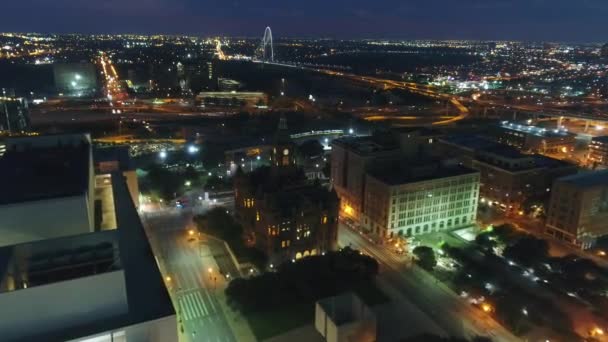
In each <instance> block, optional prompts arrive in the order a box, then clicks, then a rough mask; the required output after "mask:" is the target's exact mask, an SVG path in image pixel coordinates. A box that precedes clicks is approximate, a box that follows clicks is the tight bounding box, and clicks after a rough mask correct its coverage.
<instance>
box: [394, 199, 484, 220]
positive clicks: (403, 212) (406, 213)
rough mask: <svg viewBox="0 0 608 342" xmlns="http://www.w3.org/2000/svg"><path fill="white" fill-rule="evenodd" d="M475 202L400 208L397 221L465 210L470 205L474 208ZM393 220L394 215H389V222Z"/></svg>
mask: <svg viewBox="0 0 608 342" xmlns="http://www.w3.org/2000/svg"><path fill="white" fill-rule="evenodd" d="M476 203H477V202H476V200H472V201H471V200H466V201H461V202H452V203H450V204H442V205H436V206H426V207H423V208H421V209H417V210H414V209H410V208H409V207H408V209H401V208H400V212H399V216H398V217H399V219H404V218H406V217H415V216H421V215H427V214H430V213H436V212H440V211H446V210H453V209H460V208H466V207H469V206H471V204H472V205H473V206H475V204H476ZM394 219H395V215H394V213H392V215H391V220H394Z"/></svg>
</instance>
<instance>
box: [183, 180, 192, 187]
mask: <svg viewBox="0 0 608 342" xmlns="http://www.w3.org/2000/svg"><path fill="white" fill-rule="evenodd" d="M184 185H185V186H190V185H192V182H190V181H189V180H188V181H186V182H185V183H184Z"/></svg>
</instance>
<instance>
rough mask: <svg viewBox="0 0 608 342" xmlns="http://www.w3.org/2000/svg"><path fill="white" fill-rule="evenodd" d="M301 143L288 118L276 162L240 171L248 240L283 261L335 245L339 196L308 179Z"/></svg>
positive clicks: (240, 209)
mask: <svg viewBox="0 0 608 342" xmlns="http://www.w3.org/2000/svg"><path fill="white" fill-rule="evenodd" d="M294 151H295V145H294V144H293V142H292V141H291V140H290V138H289V135H288V134H287V129H286V125H285V120H284V119H283V118H282V119H281V123H280V125H279V132H278V134H277V136H276V138H275V143H274V145H273V146H272V151H271V166H270V167H262V168H258V169H256V170H254V171H253V172H250V173H244V172H243V171H242V170H241V169H239V170H238V171H237V174H236V175H235V182H234V192H235V208H236V217H237V219H238V220H239V221H240V223H241V224H242V225H243V228H244V230H245V232H246V234H247V239H248V242H249V243H251V244H252V245H255V246H256V247H257V248H259V249H260V250H261V251H263V252H264V253H266V255H267V256H268V259H269V262H270V263H274V264H276V263H280V262H282V261H286V260H290V259H294V260H295V259H299V258H302V257H306V256H309V255H316V254H321V253H324V252H325V251H329V250H333V249H334V248H335V246H336V240H337V225H338V207H339V200H338V197H337V195H336V193H335V192H333V191H328V190H327V189H326V188H325V187H323V186H321V185H319V184H317V183H312V182H309V181H307V179H306V177H305V175H304V172H303V171H302V169H300V168H299V167H298V166H297V165H296V163H295V156H294Z"/></svg>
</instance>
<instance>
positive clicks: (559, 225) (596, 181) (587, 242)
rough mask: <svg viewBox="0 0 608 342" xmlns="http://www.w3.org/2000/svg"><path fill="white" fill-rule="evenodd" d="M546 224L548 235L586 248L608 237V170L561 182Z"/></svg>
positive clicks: (556, 187) (554, 190) (564, 178)
mask: <svg viewBox="0 0 608 342" xmlns="http://www.w3.org/2000/svg"><path fill="white" fill-rule="evenodd" d="M546 222H547V223H546V233H547V234H548V235H550V236H553V237H555V238H557V239H560V240H563V241H566V242H568V243H571V244H574V245H577V246H580V247H581V248H583V249H586V248H589V247H592V246H593V245H594V243H595V241H596V240H597V238H599V237H601V236H604V235H607V234H608V225H606V222H608V170H602V171H593V172H587V173H581V174H577V175H571V176H567V177H562V178H559V179H557V180H556V181H555V183H554V185H553V188H552V191H551V201H550V204H549V211H548V215H547V221H546Z"/></svg>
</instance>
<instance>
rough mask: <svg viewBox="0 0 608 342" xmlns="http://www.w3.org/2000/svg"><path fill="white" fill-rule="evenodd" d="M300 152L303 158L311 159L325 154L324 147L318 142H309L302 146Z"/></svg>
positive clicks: (299, 148)
mask: <svg viewBox="0 0 608 342" xmlns="http://www.w3.org/2000/svg"><path fill="white" fill-rule="evenodd" d="M298 150H299V152H300V154H301V155H302V156H304V157H306V158H310V157H315V156H319V155H321V154H323V145H321V143H319V141H317V140H308V141H305V142H304V143H303V144H302V145H300V146H299V147H298Z"/></svg>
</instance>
